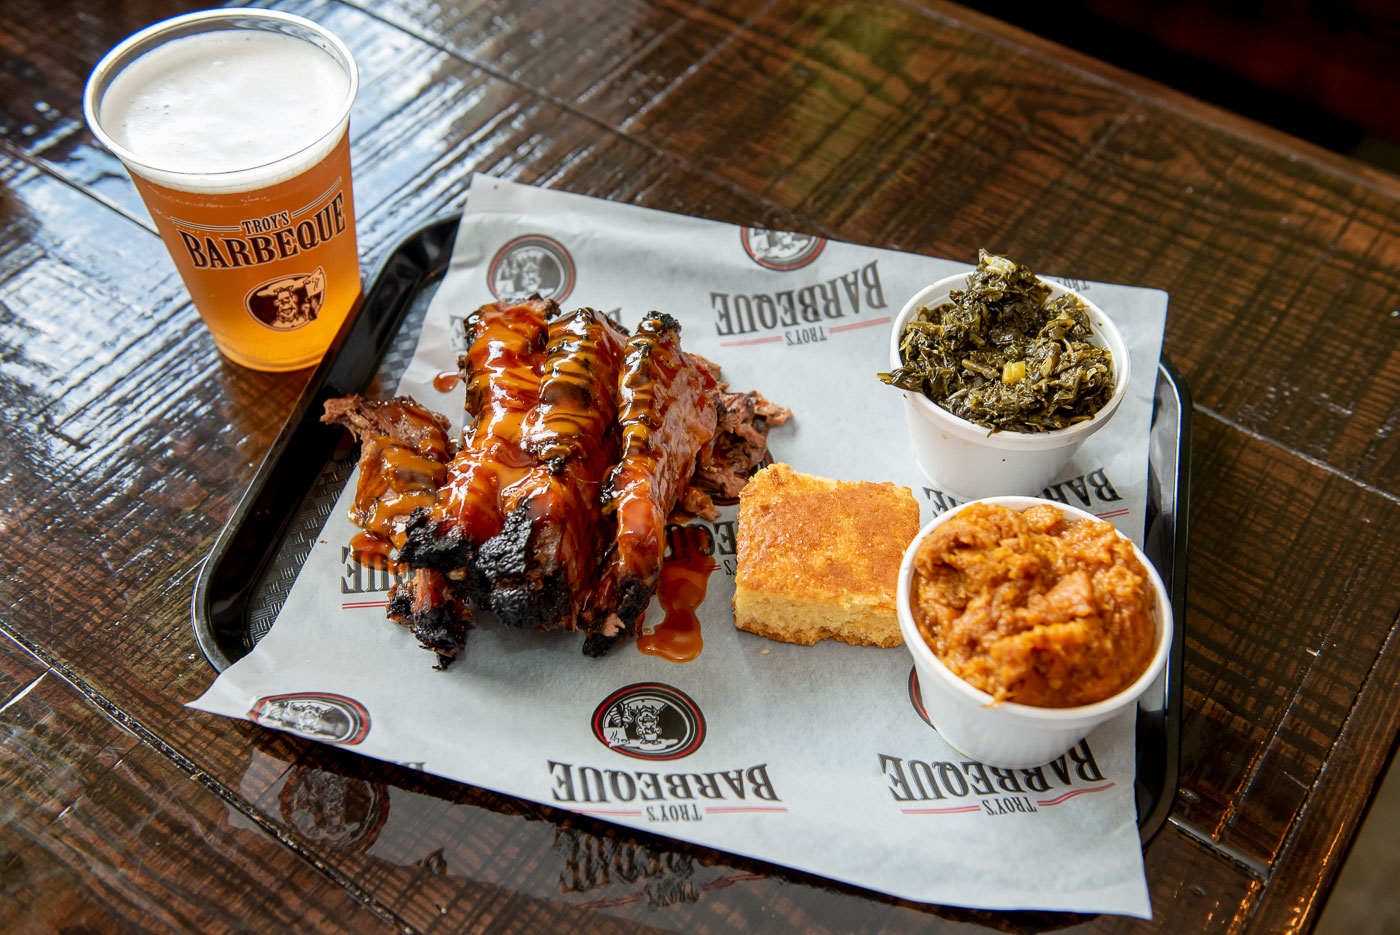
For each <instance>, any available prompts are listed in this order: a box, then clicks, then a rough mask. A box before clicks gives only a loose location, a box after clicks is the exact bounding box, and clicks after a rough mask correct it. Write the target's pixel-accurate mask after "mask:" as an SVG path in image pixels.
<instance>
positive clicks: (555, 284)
mask: <svg viewBox="0 0 1400 935" xmlns="http://www.w3.org/2000/svg"><path fill="white" fill-rule="evenodd" d="M486 284H487V286H488V287H489V288H490V289H491V294H492V295H494V296H495V297H496V298H498V299H500V300H502V301H505V302H519V301H521V300H523V299H528V298H529V297H530V296H532V295H535V294H537V293H538V294H539V296H540V297H541V298H545V299H553V300H554V301H556V302H562V301H564V300H565V299H566V298H568V296H569V293H570V292H573V291H574V260H573V257H571V256H569V251H568V250H565V249H564V245H563V244H561V243H560V242H559V241H557V240H555V239H554V238H552V237H546V236H545V235H544V234H526V235H525V236H523V237H517V238H515V239H514V240H512V241H510V242H509V243H507V244H506V245H505V246H504V247H502V248H501V249H500V250H497V251H496V256H495V257H494V258H493V259H492V260H491V266H490V269H489V270H488V271H487V274H486Z"/></svg>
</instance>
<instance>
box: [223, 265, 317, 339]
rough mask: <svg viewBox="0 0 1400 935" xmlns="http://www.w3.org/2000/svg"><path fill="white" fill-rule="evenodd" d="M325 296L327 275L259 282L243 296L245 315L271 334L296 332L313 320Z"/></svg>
mask: <svg viewBox="0 0 1400 935" xmlns="http://www.w3.org/2000/svg"><path fill="white" fill-rule="evenodd" d="M325 297H326V273H325V270H323V269H322V268H321V267H319V266H318V267H317V268H316V272H314V273H306V274H303V275H293V276H279V277H277V278H276V279H269V280H268V281H267V282H264V283H259V284H258V285H256V286H254V287H253V288H252V289H250V290H249V291H248V294H247V295H246V296H244V297H243V305H244V307H245V308H247V309H248V314H250V315H252V316H253V317H254V318H256V319H257V320H258V323H259V324H261V325H263V326H264V327H267V328H271V329H272V330H273V331H295V330H297V329H298V328H302V327H305V326H306V325H309V324H310V323H311V322H313V321H315V320H316V315H317V313H318V312H320V311H321V303H322V302H323V301H325Z"/></svg>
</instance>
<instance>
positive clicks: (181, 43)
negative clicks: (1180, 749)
mask: <svg viewBox="0 0 1400 935" xmlns="http://www.w3.org/2000/svg"><path fill="white" fill-rule="evenodd" d="M358 87H359V77H358V71H357V70H356V67H355V61H354V59H353V57H352V56H351V54H350V50H349V49H348V48H347V47H346V46H345V43H343V42H342V41H341V40H340V39H338V38H336V37H335V36H334V35H333V34H332V33H330V32H328V31H327V30H326V29H324V28H323V27H321V26H319V25H317V24H316V23H313V22H311V21H309V20H306V19H303V18H302V17H299V16H294V15H292V14H289V13H282V12H279V11H277V10H261V9H237V8H228V9H220V10H207V11H203V12H199V13H190V14H186V15H184V16H177V17H174V18H173V19H168V20H165V21H163V22H160V23H157V24H155V25H154V26H151V27H150V28H148V29H144V30H142V31H141V32H138V33H136V34H135V35H133V36H131V37H129V38H127V39H125V40H124V41H123V42H121V43H120V44H119V45H118V46H117V47H116V48H114V49H113V50H112V51H111V52H109V53H107V55H106V56H105V57H104V58H103V59H102V61H101V62H99V63H98V64H97V67H96V68H94V69H93V72H92V75H91V77H90V78H89V79H88V84H87V88H86V91H85V93H84V98H83V109H84V112H85V114H86V116H87V121H88V125H89V126H90V127H91V128H92V131H93V134H94V135H95V136H96V137H97V138H98V139H99V140H100V141H101V142H102V144H103V145H104V146H106V147H107V148H108V149H110V150H111V151H112V152H113V153H115V154H116V155H117V156H118V158H120V159H121V161H122V163H123V164H124V165H125V166H126V168H127V171H128V172H129V173H130V174H131V179H132V182H133V183H135V185H136V189H137V191H138V192H139V193H140V195H141V198H142V200H143V201H145V203H146V207H147V208H148V209H149V211H150V213H151V219H152V220H153V221H154V222H155V226H156V229H157V230H158V231H159V232H160V235H161V238H162V239H163V240H164V241H165V244H166V247H167V249H168V250H169V251H170V256H171V259H172V260H173V261H174V263H175V267H176V269H177V270H179V272H180V276H181V278H182V279H183V280H184V282H185V286H186V287H187V288H188V289H189V292H190V297H191V298H192V299H193V301H194V305H195V308H196V309H197V310H198V311H199V314H200V316H201V317H202V318H203V320H204V323H205V325H206V326H207V327H208V329H209V332H210V334H211V335H212V336H213V339H214V343H215V344H216V345H217V346H218V348H219V350H220V351H221V352H222V353H223V354H224V356H226V357H228V358H229V359H230V360H233V361H234V362H236V363H239V364H242V365H243V366H246V367H252V368H254V369H258V370H294V369H297V368H300V367H306V366H309V365H311V364H314V363H316V362H317V361H318V360H320V359H321V357H322V355H323V354H324V353H325V351H326V349H327V347H328V346H329V345H330V343H331V341H332V340H333V339H334V338H335V336H336V334H337V333H338V332H339V330H340V326H341V323H342V322H343V321H344V319H345V318H346V316H347V315H348V314H349V313H350V312H351V311H352V310H353V309H354V308H355V306H356V304H357V303H358V301H359V299H360V294H361V280H360V262H359V254H358V252H357V249H356V243H355V208H354V194H353V191H352V189H351V181H350V141H349V136H348V128H349V122H350V109H351V106H352V104H353V103H354V100H355V94H356V91H357V89H358Z"/></svg>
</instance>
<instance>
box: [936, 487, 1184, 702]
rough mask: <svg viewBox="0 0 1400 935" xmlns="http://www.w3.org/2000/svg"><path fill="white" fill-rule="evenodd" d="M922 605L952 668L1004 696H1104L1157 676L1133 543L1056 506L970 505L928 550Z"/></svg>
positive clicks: (1146, 594)
mask: <svg viewBox="0 0 1400 935" xmlns="http://www.w3.org/2000/svg"><path fill="white" fill-rule="evenodd" d="M911 601H912V604H913V607H912V610H913V613H914V621H915V623H917V624H918V627H919V632H920V633H922V634H923V637H924V639H925V640H926V641H927V642H928V644H929V646H930V647H932V649H933V651H934V653H935V654H936V655H937V656H938V658H939V659H941V660H942V661H943V663H944V665H946V666H948V668H949V669H951V670H952V671H953V672H954V673H956V674H957V675H958V676H959V677H961V678H962V679H964V680H965V681H967V682H969V683H970V684H972V685H973V686H975V687H976V688H979V689H981V690H982V691H984V692H986V693H988V694H989V695H991V696H992V697H993V698H994V699H996V700H997V701H1013V702H1017V703H1019V704H1026V705H1036V706H1038V707H1046V708H1068V707H1075V706H1078V705H1085V704H1092V703H1093V702H1096V701H1102V700H1103V699H1105V698H1108V697H1109V696H1111V695H1114V694H1116V693H1117V692H1119V691H1121V690H1122V689H1124V688H1127V687H1128V686H1129V685H1130V684H1132V683H1133V681H1135V680H1136V679H1137V677H1138V676H1140V675H1141V674H1142V673H1143V671H1144V670H1146V668H1147V666H1148V663H1149V662H1150V661H1151V659H1152V654H1153V650H1154V649H1155V644H1156V639H1157V627H1156V624H1155V623H1154V622H1153V617H1152V608H1153V606H1154V595H1153V591H1152V584H1151V582H1150V580H1149V579H1148V577H1147V572H1146V570H1145V569H1144V568H1143V567H1142V563H1141V562H1139V561H1138V559H1137V556H1136V555H1135V554H1134V552H1133V547H1132V544H1131V543H1129V542H1128V541H1127V540H1125V539H1123V538H1121V537H1120V536H1119V535H1118V534H1117V532H1116V531H1115V530H1114V528H1113V527H1112V526H1111V525H1110V524H1108V523H1104V522H1099V521H1097V520H1074V521H1071V522H1066V521H1065V517H1064V514H1063V513H1061V512H1060V511H1059V510H1058V509H1056V508H1055V507H1053V506H1049V505H1039V504H1038V505H1036V506H1033V507H1031V508H1029V509H1027V510H1026V511H1025V512H1024V513H1017V512H1016V511H1014V510H1011V509H1008V508H1007V507H1005V506H1001V505H993V504H985V503H978V504H973V505H971V506H969V507H966V508H964V509H963V510H962V512H960V513H958V515H957V516H955V517H953V518H952V519H951V520H949V521H948V522H946V523H944V524H943V525H941V526H939V527H938V528H937V529H935V530H934V531H933V532H932V533H930V534H929V536H928V537H927V538H926V539H925V540H924V541H923V542H922V543H921V544H920V546H919V550H918V552H917V553H916V555H915V560H914V577H913V582H912V587H911Z"/></svg>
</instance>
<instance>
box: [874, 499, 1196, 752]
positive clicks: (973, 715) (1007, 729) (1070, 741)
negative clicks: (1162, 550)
mask: <svg viewBox="0 0 1400 935" xmlns="http://www.w3.org/2000/svg"><path fill="white" fill-rule="evenodd" d="M973 502H975V503H998V504H1001V505H1002V506H1006V507H1009V508H1010V509H1013V510H1016V511H1017V512H1022V511H1024V510H1026V509H1027V508H1028V507H1031V506H1035V505H1036V504H1038V503H1045V504H1049V505H1050V506H1053V507H1055V508H1056V509H1058V510H1060V511H1061V512H1062V513H1064V514H1065V517H1066V518H1067V519H1070V520H1074V519H1092V520H1097V519H1098V517H1096V516H1094V515H1093V514H1092V513H1086V512H1085V511H1084V510H1081V509H1078V508H1076V507H1072V506H1067V505H1066V504H1063V503H1059V502H1057V501H1054V500H1041V499H1039V498H1037V497H988V498H986V499H983V500H976V501H973ZM968 506H971V504H964V505H963V506H959V507H955V508H953V509H951V510H948V511H946V512H944V513H940V514H939V515H938V516H937V517H935V518H934V519H933V520H932V521H931V522H930V523H929V524H928V525H927V526H925V527H924V528H923V529H921V530H919V534H918V535H917V536H916V537H915V538H914V541H913V542H912V543H910V545H909V548H908V550H907V551H906V552H905V553H904V561H903V563H902V564H901V565H900V566H899V590H898V596H897V598H896V600H897V606H898V611H899V629H900V631H901V632H902V633H903V634H904V645H905V646H906V647H908V649H909V652H910V654H911V655H913V657H914V668H915V669H916V670H917V671H918V674H919V695H920V697H921V699H922V700H923V704H924V710H925V711H926V712H927V713H928V717H929V720H930V721H932V722H933V726H934V727H935V728H937V730H938V733H939V735H940V736H941V737H942V738H943V739H944V740H945V741H947V742H948V744H949V745H950V746H952V747H954V748H955V749H957V750H958V751H959V752H961V753H963V754H965V755H967V756H968V757H970V758H972V759H974V760H980V761H982V762H983V763H986V764H987V765H989V766H999V767H1002V768H1005V769H1013V768H1014V769H1028V768H1030V767H1033V766H1040V765H1042V764H1044V763H1048V762H1050V761H1051V760H1053V759H1055V758H1056V757H1058V756H1059V755H1060V754H1062V753H1064V752H1065V751H1066V750H1068V749H1069V748H1070V747H1072V746H1074V745H1075V744H1076V743H1078V742H1079V741H1080V740H1082V739H1083V738H1084V737H1085V736H1087V735H1088V734H1089V732H1090V731H1092V730H1093V729H1094V728H1095V727H1097V726H1099V725H1100V724H1102V723H1103V722H1105V721H1107V720H1109V719H1110V718H1112V717H1113V716H1114V715H1116V714H1118V713H1119V712H1120V711H1122V710H1123V709H1125V708H1128V707H1130V706H1131V705H1133V704H1136V703H1137V700H1138V698H1139V697H1140V696H1141V695H1142V693H1143V692H1145V691H1146V690H1147V689H1148V688H1149V687H1150V686H1151V685H1152V683H1153V682H1155V681H1156V680H1157V678H1158V677H1159V676H1160V675H1161V674H1162V669H1163V667H1164V666H1165V665H1166V663H1167V653H1168V651H1169V650H1170V648H1171V642H1172V607H1171V600H1170V599H1169V597H1168V595H1167V589H1166V587H1165V586H1164V585H1163V584H1162V579H1161V577H1160V576H1159V575H1158V574H1157V569H1155V568H1153V567H1152V563H1151V562H1150V561H1148V560H1147V556H1146V555H1143V554H1142V550H1141V549H1139V548H1138V547H1137V546H1136V545H1135V546H1133V552H1134V554H1135V555H1137V559H1138V561H1139V562H1141V563H1142V567H1143V568H1145V569H1147V577H1148V579H1149V580H1150V581H1151V582H1152V589H1153V593H1154V594H1155V595H1156V598H1157V601H1156V607H1155V608H1154V612H1153V622H1154V623H1156V625H1157V648H1156V651H1155V652H1153V654H1152V661H1151V662H1150V663H1149V664H1148V666H1147V669H1146V671H1144V672H1143V673H1142V675H1140V676H1139V677H1138V678H1137V680H1136V681H1134V682H1133V683H1132V684H1131V685H1129V686H1128V687H1127V688H1125V689H1123V690H1122V691H1120V692H1119V693H1118V694H1116V695H1113V696H1112V697H1110V698H1106V699H1104V700H1103V701H1099V702H1095V703H1094V704H1089V705H1081V706H1080V707H1077V708H1038V707H1034V706H1031V705H1023V704H1015V703H1014V702H1007V701H1002V702H994V701H993V700H992V696H991V695H989V694H987V693H986V692H984V691H981V690H979V689H976V688H973V687H972V686H971V685H969V684H968V683H967V682H964V681H963V680H962V679H961V678H959V677H958V676H956V675H954V674H953V672H952V670H950V669H949V668H948V667H947V666H945V665H944V664H943V662H942V661H941V660H940V659H939V658H938V657H937V656H936V655H934V652H933V650H932V649H930V648H929V645H928V643H926V642H924V638H923V635H922V634H920V633H919V628H918V626H916V625H915V623H914V614H913V611H912V610H911V606H912V605H911V604H910V593H911V584H912V581H913V577H914V555H915V553H916V552H917V551H918V549H919V545H920V543H922V542H923V540H924V539H925V537H927V536H928V534H929V533H931V532H932V531H933V530H935V529H937V528H938V527H939V526H941V525H943V524H944V523H946V522H947V521H948V520H950V519H952V518H953V517H954V516H955V515H957V514H958V513H959V512H961V511H962V510H963V509H965V508H966V507H968ZM1120 535H1121V533H1120ZM1125 538H1126V537H1125Z"/></svg>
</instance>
